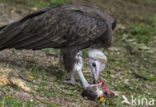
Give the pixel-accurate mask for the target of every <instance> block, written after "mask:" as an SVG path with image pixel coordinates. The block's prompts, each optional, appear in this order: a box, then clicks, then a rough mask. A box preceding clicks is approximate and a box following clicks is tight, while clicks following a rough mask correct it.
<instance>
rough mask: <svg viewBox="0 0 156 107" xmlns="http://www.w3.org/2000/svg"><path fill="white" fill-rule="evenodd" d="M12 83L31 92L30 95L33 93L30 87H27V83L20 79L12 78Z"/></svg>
mask: <svg viewBox="0 0 156 107" xmlns="http://www.w3.org/2000/svg"><path fill="white" fill-rule="evenodd" d="M10 82H11V83H13V84H14V85H17V86H18V87H19V88H21V89H23V90H24V91H26V92H29V93H31V92H32V90H31V88H30V87H28V86H27V85H26V83H25V82H24V81H22V80H21V79H19V78H13V77H12V78H10Z"/></svg>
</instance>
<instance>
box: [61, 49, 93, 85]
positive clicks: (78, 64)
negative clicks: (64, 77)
mask: <svg viewBox="0 0 156 107" xmlns="http://www.w3.org/2000/svg"><path fill="white" fill-rule="evenodd" d="M74 49H75V48H70V49H61V54H62V55H63V62H64V65H65V69H66V70H67V71H70V76H71V77H70V80H69V81H64V82H65V83H70V84H73V83H74V84H78V83H76V82H75V78H74V74H75V73H77V74H78V75H79V77H80V80H81V82H82V85H83V87H88V86H90V85H89V84H88V82H87V80H86V79H85V77H84V75H83V73H82V67H83V59H82V52H81V51H78V50H74Z"/></svg>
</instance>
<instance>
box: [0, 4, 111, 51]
mask: <svg viewBox="0 0 156 107" xmlns="http://www.w3.org/2000/svg"><path fill="white" fill-rule="evenodd" d="M111 21H113V19H112V17H110V16H109V15H108V14H106V13H103V12H102V11H100V10H99V9H96V8H92V7H87V6H81V5H65V6H61V7H55V8H47V9H44V10H41V11H37V12H35V13H32V14H30V15H28V16H26V17H24V18H23V19H21V20H20V21H17V22H14V23H12V24H9V25H6V26H4V27H2V28H0V49H5V48H16V49H42V48H68V47H77V46H78V47H79V48H80V49H83V48H87V47H89V46H90V45H93V44H102V45H103V46H108V45H110V43H111V38H112V35H111V31H112V25H111V24H112V23H111Z"/></svg>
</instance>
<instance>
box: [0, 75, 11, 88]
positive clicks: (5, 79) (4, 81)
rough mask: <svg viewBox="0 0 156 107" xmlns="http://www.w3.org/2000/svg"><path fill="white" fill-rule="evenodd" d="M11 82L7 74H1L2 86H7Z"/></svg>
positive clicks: (0, 84) (0, 82)
mask: <svg viewBox="0 0 156 107" xmlns="http://www.w3.org/2000/svg"><path fill="white" fill-rule="evenodd" d="M8 83H9V81H8V78H7V77H6V76H5V75H1V76H0V86H5V85H7V84H8Z"/></svg>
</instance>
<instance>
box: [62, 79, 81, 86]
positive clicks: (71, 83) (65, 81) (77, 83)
mask: <svg viewBox="0 0 156 107" xmlns="http://www.w3.org/2000/svg"><path fill="white" fill-rule="evenodd" d="M63 83H65V84H70V85H74V86H75V85H78V86H81V84H80V83H79V82H76V81H72V80H69V81H68V80H64V81H63Z"/></svg>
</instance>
